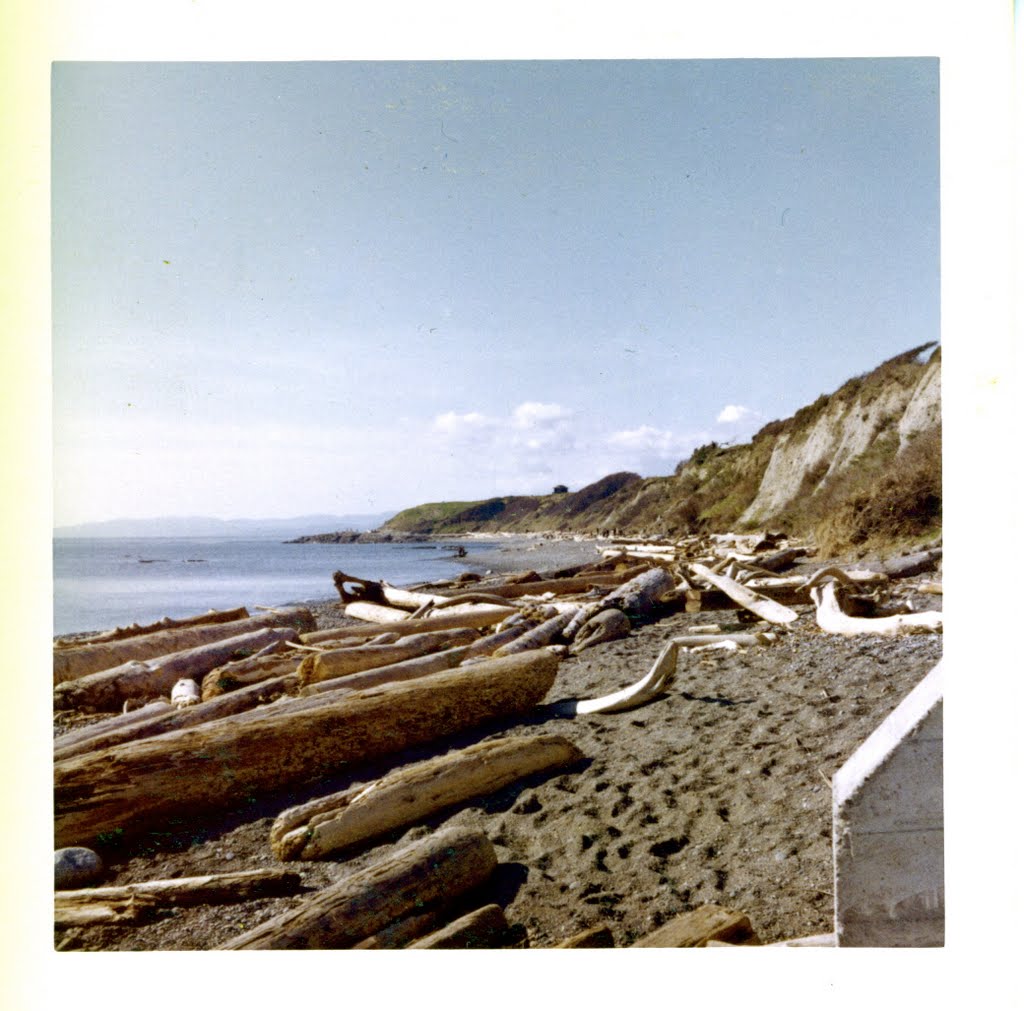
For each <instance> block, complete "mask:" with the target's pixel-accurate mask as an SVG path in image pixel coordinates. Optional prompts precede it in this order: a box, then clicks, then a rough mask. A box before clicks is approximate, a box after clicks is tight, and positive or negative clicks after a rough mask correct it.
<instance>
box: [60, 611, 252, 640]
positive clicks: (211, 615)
mask: <svg viewBox="0 0 1024 1011" xmlns="http://www.w3.org/2000/svg"><path fill="white" fill-rule="evenodd" d="M248 617H249V612H248V611H247V610H246V609H245V608H244V607H235V608H232V609H231V610H230V611H207V612H206V613H205V614H196V615H193V616H192V617H190V618H161V619H160V620H159V621H154V622H152V623H151V624H149V625H140V624H138V623H137V622H136V623H135V624H134V625H124V626H120V627H118V628H112V629H111V630H110V631H109V632H100V633H99V634H97V635H93V636H89V637H88V638H84V639H81V638H77V637H76V638H74V639H68V638H62V639H57V640H56V641H55V642H54V644H53V648H54V649H77V648H78V647H80V646H93V645H96V644H97V643H101V642H114V641H116V640H118V639H132V638H134V637H135V636H137V635H149V634H150V633H151V632H166V631H167V630H168V629H172V628H190V627H192V626H194V625H216V624H220V623H223V622H228V621H241V620H242V619H243V618H248Z"/></svg>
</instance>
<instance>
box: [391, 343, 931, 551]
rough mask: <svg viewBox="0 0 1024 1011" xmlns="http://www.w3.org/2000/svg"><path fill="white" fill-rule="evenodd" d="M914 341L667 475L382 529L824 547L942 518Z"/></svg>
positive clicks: (433, 515)
mask: <svg viewBox="0 0 1024 1011" xmlns="http://www.w3.org/2000/svg"><path fill="white" fill-rule="evenodd" d="M933 347H934V345H930V344H929V345H923V346H921V347H918V348H913V349H911V350H910V351H906V352H904V353H903V354H901V355H898V356H896V357H895V358H892V359H889V360H888V361H886V362H883V363H882V364H881V365H879V366H878V367H877V368H876V369H874V370H872V371H871V372H869V373H867V374H865V375H863V376H857V377H855V378H854V379H850V380H848V381H847V382H846V383H844V384H843V385H842V386H841V387H840V388H839V389H838V390H836V391H835V392H833V393H832V394H830V395H822V396H821V397H819V398H818V399H817V400H816V401H815V402H814V403H813V404H810V405H808V406H807V407H804V408H801V409H800V410H799V411H797V412H796V414H795V415H793V417H791V418H787V419H785V420H783V421H773V422H771V423H770V424H768V425H765V426H764V428H762V429H761V431H759V432H758V433H757V434H756V435H755V436H754V438H753V439H752V440H751V441H750V442H749V443H745V444H743V445H738V446H724V447H723V446H718V445H716V444H715V443H711V444H710V445H708V446H701V447H700V448H699V449H697V450H695V451H694V453H693V455H692V456H691V457H690V458H689V459H688V460H685V461H683V462H681V463H680V464H679V466H677V467H676V470H675V473H674V474H672V475H670V476H666V477H652V478H641V477H640V476H639V475H637V474H631V473H620V474H612V475H609V476H608V477H606V478H602V479H601V480H600V481H597V482H595V483H594V484H592V485H588V486H587V487H586V488H583V489H580V490H579V491H576V492H568V493H562V494H553V495H543V496H507V497H502V498H494V499H488V500H486V501H484V502H471V503H465V502H464V503H432V504H430V505H425V506H417V507H416V508H414V509H409V510H405V511H404V512H402V513H399V514H398V515H397V516H395V517H394V518H393V519H392V520H390V521H389V522H388V523H387V524H386V527H385V528H384V529H386V530H394V531H405V532H410V533H419V534H458V533H467V532H497V531H506V530H507V531H516V532H527V531H555V530H558V531H565V532H578V533H590V534H594V533H609V532H612V531H615V532H618V533H624V534H634V535H648V536H650V535H669V536H674V535H680V534H685V533H691V532H694V531H699V530H725V529H734V530H742V529H751V528H754V527H764V526H772V527H773V528H781V529H785V530H786V531H787V532H789V533H794V534H804V535H816V536H817V537H818V539H819V541H820V542H824V546H825V547H826V548H827V547H831V546H836V547H846V546H850V545H856V544H858V543H865V542H869V541H871V540H872V539H886V538H889V539H892V538H898V537H899V536H903V535H905V536H914V535H915V534H926V533H927V534H930V533H934V532H937V530H938V529H939V528H940V526H941V502H942V498H941V452H940V450H941V411H940V396H941V356H940V352H939V350H938V349H937V348H936V349H935V350H934V351H931V353H930V354H928V352H929V350H930V349H931V348H933Z"/></svg>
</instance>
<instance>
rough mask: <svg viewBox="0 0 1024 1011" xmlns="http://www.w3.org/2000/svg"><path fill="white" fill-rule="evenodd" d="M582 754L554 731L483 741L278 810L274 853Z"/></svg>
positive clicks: (426, 810)
mask: <svg viewBox="0 0 1024 1011" xmlns="http://www.w3.org/2000/svg"><path fill="white" fill-rule="evenodd" d="M582 757H583V755H582V754H581V752H580V751H579V749H578V748H576V747H575V746H574V745H572V744H570V743H569V741H567V740H566V739H565V738H564V737H558V736H556V735H554V734H544V735H541V736H537V737H517V738H502V739H500V740H496V741H483V742H481V743H479V744H474V745H471V746H470V747H468V748H463V749H462V750H461V751H453V752H450V753H449V754H447V755H441V756H439V757H437V758H432V759H430V760H428V761H426V762H418V763H416V764H415V765H411V766H407V767H405V768H402V769H395V770H394V771H392V772H390V773H388V774H387V775H386V776H384V777H383V778H382V779H378V780H376V781H375V782H373V783H370V784H369V785H368V786H358V787H352V788H350V789H348V790H343V791H341V792H339V793H333V794H331V795H330V796H327V797H320V798H318V799H316V800H312V801H310V802H309V803H307V804H301V805H299V806H298V807H293V808H289V809H288V810H287V811H282V812H281V814H279V815H278V816H277V819H276V820H275V822H274V824H273V825H272V826H271V829H270V845H271V848H272V849H273V851H274V855H275V856H276V857H277V858H278V859H279V860H316V859H318V858H320V857H324V856H327V855H328V854H330V853H334V852H336V851H338V850H342V849H348V848H350V847H352V846H355V845H357V844H360V843H365V842H367V841H369V840H371V839H375V838H377V837H378V836H381V835H383V834H384V833H386V832H390V831H392V830H393V829H396V828H401V827H402V826H403V825H412V824H415V823H416V822H417V821H419V820H421V819H422V818H426V817H427V816H429V815H431V814H435V813H436V812H438V811H442V810H444V809H445V808H449V807H453V806H454V805H456V804H460V803H462V802H463V801H466V800H471V799H472V798H474V797H483V796H486V795H488V794H491V793H494V792H495V791H497V790H500V789H502V787H505V786H508V785H509V784H510V783H514V782H515V781H516V780H518V779H522V778H523V777H525V776H530V775H533V774H534V773H537V772H542V771H544V770H547V769H556V768H563V767H565V766H567V765H572V764H573V763H575V762H578V761H580V759H582Z"/></svg>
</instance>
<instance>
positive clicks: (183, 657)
mask: <svg viewBox="0 0 1024 1011" xmlns="http://www.w3.org/2000/svg"><path fill="white" fill-rule="evenodd" d="M297 635H298V632H296V630H295V629H294V628H277V627H274V628H261V629H258V630H257V631H254V632H246V633H245V634H243V635H235V636H232V637H231V638H229V639H219V640H217V641H216V642H210V643H207V644H206V645H205V646H196V647H194V648H193V649H186V650H182V651H181V652H180V653H171V654H169V655H168V656H159V657H154V658H153V659H151V660H130V661H129V662H128V663H125V664H122V665H121V666H120V667H114V668H112V669H110V670H102V671H97V672H96V673H95V674H87V675H86V676H85V677H81V678H76V679H75V680H74V681H65V682H63V683H62V684H59V685H57V686H56V688H54V690H53V706H54V709H95V710H98V711H100V712H104V711H106V712H111V711H114V710H117V709H120V708H121V706H122V705H123V704H124V702H125V700H126V699H130V698H149V697H150V696H153V695H169V694H170V692H171V689H172V688H173V687H174V685H175V683H176V682H177V681H178V680H180V679H181V678H191V679H192V680H194V681H196V682H201V681H202V680H203V678H204V677H205V676H206V675H207V674H208V673H209V672H210V671H211V670H213V669H214V668H215V667H219V666H220V665H221V664H223V663H226V662H227V661H229V660H232V659H234V658H235V657H237V656H241V655H244V654H246V653H255V652H258V651H259V650H261V649H263V648H264V647H265V646H268V645H270V644H271V643H274V642H281V641H287V640H290V639H294V638H295V637H296V636H297Z"/></svg>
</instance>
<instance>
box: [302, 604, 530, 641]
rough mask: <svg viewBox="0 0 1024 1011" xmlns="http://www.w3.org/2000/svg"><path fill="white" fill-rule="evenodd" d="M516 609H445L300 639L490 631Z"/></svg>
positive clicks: (307, 634) (309, 633)
mask: <svg viewBox="0 0 1024 1011" xmlns="http://www.w3.org/2000/svg"><path fill="white" fill-rule="evenodd" d="M517 613H518V609H517V608H515V607H481V608H477V609H475V610H473V611H466V612H460V613H456V614H452V613H451V612H450V611H448V610H445V611H444V612H442V613H440V614H429V615H427V616H426V617H425V618H406V619H405V620H404V621H391V622H375V623H372V624H369V623H368V624H365V625H349V626H347V627H345V628H327V629H322V630H321V631H319V632H306V633H304V634H303V635H301V636H299V641H300V642H301V643H302V644H303V645H308V646H315V645H317V644H319V643H324V642H333V641H335V640H337V641H339V642H340V641H341V640H342V639H348V638H352V637H354V636H373V635H380V634H381V633H383V632H398V633H399V635H412V634H413V633H415V632H441V631H444V630H445V629H448V628H487V627H488V626H489V625H497V624H498V623H499V622H501V621H504V620H505V619H506V618H511V617H512V615H514V614H517Z"/></svg>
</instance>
